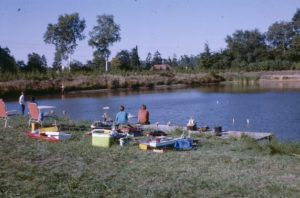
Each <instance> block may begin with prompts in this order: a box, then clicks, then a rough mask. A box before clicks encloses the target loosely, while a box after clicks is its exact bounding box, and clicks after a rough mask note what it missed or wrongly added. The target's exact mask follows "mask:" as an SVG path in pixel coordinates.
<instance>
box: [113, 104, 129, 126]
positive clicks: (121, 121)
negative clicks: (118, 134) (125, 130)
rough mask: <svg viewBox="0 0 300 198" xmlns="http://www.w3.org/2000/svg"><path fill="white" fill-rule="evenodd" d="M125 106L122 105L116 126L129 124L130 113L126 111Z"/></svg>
mask: <svg viewBox="0 0 300 198" xmlns="http://www.w3.org/2000/svg"><path fill="white" fill-rule="evenodd" d="M124 110H125V107H124V106H123V105H121V106H120V111H119V112H118V113H117V115H116V120H115V123H116V126H119V125H127V124H128V113H127V112H125V111H124Z"/></svg>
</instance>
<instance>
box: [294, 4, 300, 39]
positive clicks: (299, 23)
mask: <svg viewBox="0 0 300 198" xmlns="http://www.w3.org/2000/svg"><path fill="white" fill-rule="evenodd" d="M292 23H293V26H294V31H295V32H296V34H300V9H299V8H298V9H297V11H296V13H295V14H294V16H293V18H292Z"/></svg>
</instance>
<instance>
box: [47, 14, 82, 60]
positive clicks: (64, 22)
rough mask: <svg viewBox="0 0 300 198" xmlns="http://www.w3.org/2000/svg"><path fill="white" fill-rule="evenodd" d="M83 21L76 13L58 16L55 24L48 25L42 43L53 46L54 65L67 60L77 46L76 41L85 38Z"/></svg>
mask: <svg viewBox="0 0 300 198" xmlns="http://www.w3.org/2000/svg"><path fill="white" fill-rule="evenodd" d="M85 27H86V25H85V20H84V19H80V18H79V14H78V13H73V14H70V15H68V14H65V15H60V16H59V17H58V22H57V23H56V24H48V27H47V31H46V32H45V34H44V41H45V43H47V44H53V45H54V46H55V50H56V52H55V54H54V63H55V64H56V65H59V64H61V61H62V60H67V59H68V58H69V57H70V55H71V54H73V53H74V50H75V48H76V46H77V40H83V39H84V38H85V36H84V34H83V31H84V29H85Z"/></svg>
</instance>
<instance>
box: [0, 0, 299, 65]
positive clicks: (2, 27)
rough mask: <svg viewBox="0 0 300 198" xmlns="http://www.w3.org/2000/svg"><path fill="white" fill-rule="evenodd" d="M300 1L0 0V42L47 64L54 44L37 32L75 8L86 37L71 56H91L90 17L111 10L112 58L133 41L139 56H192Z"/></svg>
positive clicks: (286, 15) (286, 16)
mask: <svg viewBox="0 0 300 198" xmlns="http://www.w3.org/2000/svg"><path fill="white" fill-rule="evenodd" d="M297 8H300V0H51V1H50V0H49V1H46V0H1V1H0V46H1V47H8V48H9V49H10V50H11V54H12V55H13V56H14V57H15V58H16V60H24V61H25V62H27V55H28V54H29V53H32V52H35V53H38V54H40V55H45V56H46V58H47V61H48V65H51V64H52V61H53V54H54V46H52V45H46V44H45V43H44V41H43V34H44V33H45V31H46V28H47V25H48V24H49V23H57V19H58V16H59V15H62V14H71V13H74V12H78V13H79V15H80V17H81V18H84V19H85V20H86V25H87V28H86V30H85V35H86V36H87V38H86V39H85V40H83V41H81V42H79V43H78V44H79V45H78V47H77V48H76V51H75V53H74V55H73V56H72V59H76V60H79V61H81V62H83V63H85V62H86V60H91V59H92V53H93V49H92V48H91V47H90V46H88V45H87V40H88V32H89V31H91V30H92V27H93V26H94V25H95V24H96V16H97V15H102V14H112V15H114V19H115V22H116V23H117V24H119V25H120V27H121V38H122V39H121V41H120V42H117V43H114V44H113V46H112V47H111V48H110V49H111V51H112V56H111V57H110V58H112V57H113V56H115V54H116V53H117V52H119V51H121V50H123V49H126V50H131V49H132V48H133V47H135V46H136V45H137V46H138V49H139V55H140V58H141V59H142V60H144V59H145V58H146V56H147V53H148V52H151V53H152V54H153V53H154V52H155V51H156V50H158V51H159V52H160V53H161V54H162V57H163V58H168V57H169V56H170V57H173V55H174V54H176V55H177V57H178V58H179V57H180V55H184V54H186V55H197V54H199V53H200V52H202V51H203V48H204V43H205V42H207V43H208V44H209V46H210V48H211V49H212V50H213V51H218V50H220V49H223V48H225V47H226V43H225V41H224V39H225V37H226V36H227V35H232V33H234V32H235V31H236V30H239V29H241V30H253V29H255V28H257V29H259V31H261V32H266V31H267V30H268V27H269V26H270V25H271V24H272V23H274V22H276V21H290V20H291V18H292V17H293V15H294V14H295V12H296V10H297Z"/></svg>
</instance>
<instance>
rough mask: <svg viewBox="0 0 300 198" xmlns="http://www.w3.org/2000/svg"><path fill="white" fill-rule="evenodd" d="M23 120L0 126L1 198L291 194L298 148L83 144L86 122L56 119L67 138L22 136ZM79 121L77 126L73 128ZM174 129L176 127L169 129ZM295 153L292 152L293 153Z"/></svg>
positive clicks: (238, 143) (295, 189)
mask: <svg viewBox="0 0 300 198" xmlns="http://www.w3.org/2000/svg"><path fill="white" fill-rule="evenodd" d="M26 121H27V120H26V119H25V118H22V117H20V118H16V119H13V120H11V122H10V125H11V126H12V128H9V129H0V142H1V144H0V156H1V158H0V196H2V197H16V196H20V197H297V195H299V194H300V189H299V186H300V158H299V156H296V155H299V154H300V149H299V145H295V144H282V143H278V142H271V143H262V144H257V143H256V142H254V141H253V140H251V139H249V138H248V137H244V138H243V139H242V140H236V139H230V140H220V139H218V138H216V137H213V136H201V135H200V136H197V138H199V144H198V147H197V148H196V149H195V150H192V151H181V152H179V151H176V152H175V151H174V152H173V151H172V152H167V153H163V154H159V153H153V152H148V151H142V150H139V149H138V146H137V145H127V146H125V147H120V146H118V145H113V146H112V147H111V148H109V149H105V148H97V147H93V146H91V137H90V136H84V130H85V129H84V127H88V124H89V123H85V122H82V123H72V127H69V128H68V126H71V125H70V121H68V120H61V121H60V123H63V124H64V127H65V130H68V129H69V130H68V131H70V132H71V133H72V134H73V135H74V137H73V139H71V140H69V141H66V142H61V143H55V144H53V143H48V142H43V141H38V140H32V139H28V138H27V137H26V136H25V131H26V130H28V128H27V122H26ZM76 126H77V128H78V126H80V128H82V130H76ZM179 133H180V132H178V131H177V134H179ZM295 154H296V155H295Z"/></svg>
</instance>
